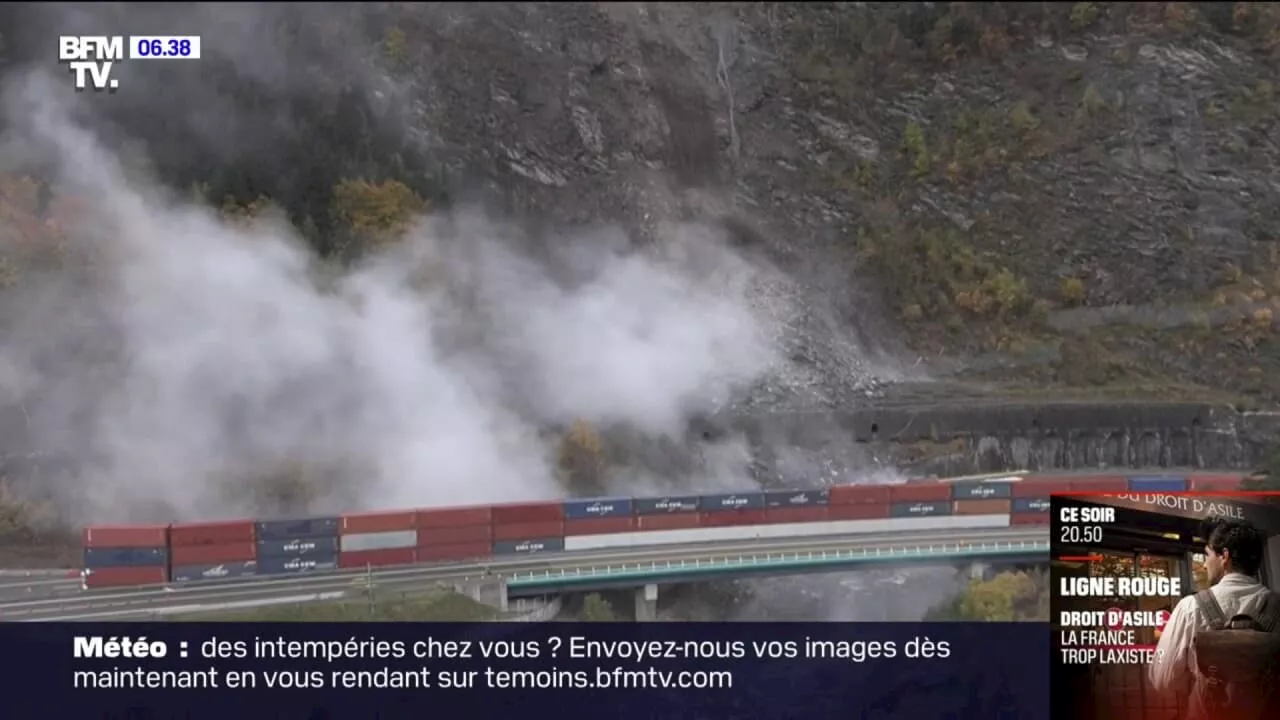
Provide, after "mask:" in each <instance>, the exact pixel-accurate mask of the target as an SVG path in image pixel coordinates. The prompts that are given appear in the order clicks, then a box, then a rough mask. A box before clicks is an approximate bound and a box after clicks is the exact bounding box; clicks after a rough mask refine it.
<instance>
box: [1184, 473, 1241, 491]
mask: <svg viewBox="0 0 1280 720" xmlns="http://www.w3.org/2000/svg"><path fill="white" fill-rule="evenodd" d="M1243 479H1244V476H1243V475H1207V474H1206V475H1192V476H1191V477H1190V478H1188V484H1189V486H1190V487H1191V489H1192V490H1193V491H1195V492H1235V491H1237V490H1239V489H1240V481H1241V480H1243Z"/></svg>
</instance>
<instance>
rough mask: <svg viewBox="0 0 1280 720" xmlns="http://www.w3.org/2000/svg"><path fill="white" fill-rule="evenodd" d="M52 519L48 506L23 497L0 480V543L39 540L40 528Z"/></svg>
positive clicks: (20, 542)
mask: <svg viewBox="0 0 1280 720" xmlns="http://www.w3.org/2000/svg"><path fill="white" fill-rule="evenodd" d="M51 517H52V515H51V511H50V508H49V507H48V506H47V505H43V504H41V503H36V502H32V501H30V500H28V499H26V498H24V497H21V496H20V495H19V494H18V493H16V492H15V491H14V490H13V488H12V487H11V486H10V485H9V483H8V482H7V481H5V480H4V479H2V478H0V542H3V543H6V544H28V543H31V542H32V541H34V540H35V539H36V538H37V536H38V534H39V528H40V527H42V526H44V525H45V524H47V523H48V522H49V520H50V519H51Z"/></svg>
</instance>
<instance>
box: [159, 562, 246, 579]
mask: <svg viewBox="0 0 1280 720" xmlns="http://www.w3.org/2000/svg"><path fill="white" fill-rule="evenodd" d="M171 574H172V578H171V579H172V580H173V582H197V581H200V580H231V579H235V578H243V577H251V576H253V575H257V574H258V562H257V561H256V560H249V561H247V562H233V563H217V564H213V565H181V566H174V568H173V572H172V573H171Z"/></svg>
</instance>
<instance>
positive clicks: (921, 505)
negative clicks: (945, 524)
mask: <svg viewBox="0 0 1280 720" xmlns="http://www.w3.org/2000/svg"><path fill="white" fill-rule="evenodd" d="M950 514H951V503H950V502H947V501H944V500H939V501H935V502H906V503H894V504H893V505H890V506H889V517H895V518H905V517H927V516H930V515H950Z"/></svg>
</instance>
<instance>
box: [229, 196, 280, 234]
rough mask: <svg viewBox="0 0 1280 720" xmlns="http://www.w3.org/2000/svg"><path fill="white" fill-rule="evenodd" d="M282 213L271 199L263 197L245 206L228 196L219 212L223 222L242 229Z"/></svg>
mask: <svg viewBox="0 0 1280 720" xmlns="http://www.w3.org/2000/svg"><path fill="white" fill-rule="evenodd" d="M281 213H282V211H281V209H280V207H279V206H278V205H276V203H275V202H274V201H272V200H271V198H268V197H266V196H263V195H259V196H258V197H257V198H255V199H253V200H251V201H249V202H248V203H245V204H243V205H242V204H240V203H238V202H236V200H235V198H233V197H231V196H227V197H226V198H225V199H224V200H223V201H222V207H221V208H219V210H218V214H219V216H221V218H222V220H223V222H226V223H228V224H231V225H235V226H240V227H245V226H249V225H252V224H253V223H255V222H257V221H259V220H263V219H265V218H268V217H270V216H272V215H280V214H281Z"/></svg>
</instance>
